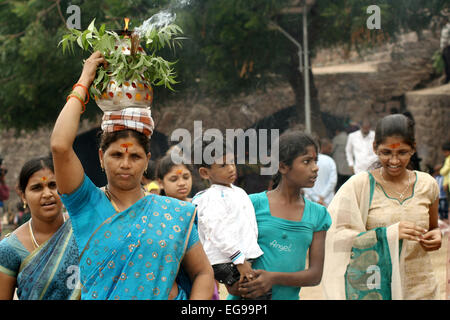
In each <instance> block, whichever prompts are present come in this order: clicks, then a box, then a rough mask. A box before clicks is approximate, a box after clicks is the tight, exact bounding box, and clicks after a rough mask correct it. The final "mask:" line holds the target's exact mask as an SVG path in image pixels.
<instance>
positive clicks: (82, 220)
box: [61, 175, 198, 300]
mask: <svg viewBox="0 0 450 320" xmlns="http://www.w3.org/2000/svg"><path fill="white" fill-rule="evenodd" d="M61 199H62V201H63V203H64V205H65V206H66V208H67V210H68V212H69V215H70V217H71V220H72V224H73V230H74V234H75V239H76V242H77V244H78V248H79V251H80V261H79V267H80V282H81V285H82V289H81V299H86V300H91V299H98V300H107V299H124V300H132V299H138V300H144V299H156V300H164V299H168V296H169V293H170V290H171V288H172V284H173V283H174V281H175V278H176V276H177V273H178V270H179V267H180V263H181V261H182V259H183V257H184V254H185V252H186V250H187V247H188V243H189V238H190V235H191V230H192V232H193V233H194V234H193V236H194V238H195V236H197V235H196V233H197V231H196V229H195V227H193V221H194V217H195V206H193V205H192V204H190V203H189V202H185V201H180V200H177V199H173V198H169V197H163V196H157V195H153V194H152V195H147V196H145V197H144V198H142V199H140V200H139V201H137V202H136V203H135V204H134V205H133V206H131V207H129V208H128V209H126V210H125V211H122V212H116V210H115V209H114V207H113V206H112V204H111V202H110V201H109V199H108V198H107V196H106V195H105V193H104V192H103V191H101V190H100V189H99V188H97V187H96V186H95V185H94V184H93V183H92V181H91V180H90V179H89V178H88V177H87V176H86V175H85V177H84V181H83V183H82V185H81V186H80V187H79V188H78V189H77V190H75V191H74V192H73V193H71V194H69V195H62V196H61ZM196 239H198V236H197V238H196ZM178 288H179V295H178V297H177V298H178V299H184V298H187V294H186V293H185V292H183V290H182V289H181V288H180V286H178Z"/></svg>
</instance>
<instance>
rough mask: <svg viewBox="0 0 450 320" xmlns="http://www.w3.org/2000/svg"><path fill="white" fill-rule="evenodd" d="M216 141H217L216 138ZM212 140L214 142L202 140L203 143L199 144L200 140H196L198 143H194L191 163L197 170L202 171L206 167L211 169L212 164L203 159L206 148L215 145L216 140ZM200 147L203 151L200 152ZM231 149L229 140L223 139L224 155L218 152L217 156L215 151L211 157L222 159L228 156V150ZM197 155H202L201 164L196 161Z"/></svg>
mask: <svg viewBox="0 0 450 320" xmlns="http://www.w3.org/2000/svg"><path fill="white" fill-rule="evenodd" d="M202 137H203V135H202ZM222 137H224V135H222ZM214 139H215V137H214ZM214 139H213V140H212V141H206V140H204V139H203V138H202V139H201V142H200V143H199V142H198V140H196V141H194V143H193V144H192V147H191V163H193V164H194V167H195V169H197V170H198V169H200V168H201V167H206V168H211V164H210V163H207V162H206V161H205V158H204V157H203V152H204V150H205V148H206V147H208V146H209V145H210V144H212V143H214V142H215V140H214ZM233 143H234V141H233ZM199 147H201V149H200V150H199ZM229 147H231V146H230V145H229V144H228V141H227V139H225V138H223V139H222V153H220V152H218V153H217V154H216V152H215V151H216V150H215V149H213V152H211V156H212V157H213V158H215V159H216V158H217V159H218V158H220V157H223V156H225V155H226V154H227V150H229V149H228V148H229ZM232 150H234V149H232ZM195 154H201V162H200V163H198V162H196V161H195V160H196V159H195Z"/></svg>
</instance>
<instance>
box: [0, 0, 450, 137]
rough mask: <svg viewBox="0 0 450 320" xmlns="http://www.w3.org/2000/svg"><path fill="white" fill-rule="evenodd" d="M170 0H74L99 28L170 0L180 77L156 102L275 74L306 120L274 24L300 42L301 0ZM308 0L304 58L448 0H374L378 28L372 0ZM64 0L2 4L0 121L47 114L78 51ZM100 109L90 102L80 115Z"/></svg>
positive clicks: (292, 57)
mask: <svg viewBox="0 0 450 320" xmlns="http://www.w3.org/2000/svg"><path fill="white" fill-rule="evenodd" d="M177 3H180V1H179V0H178V1H175V0H172V1H171V0H164V1H163V0H161V1H151V0H147V1H145V0H137V1H131V0H128V1H123V0H122V1H118V0H106V1H99V0H90V1H82V0H78V1H76V0H73V1H71V4H75V5H79V6H80V8H81V12H82V14H81V20H82V21H81V27H82V29H85V28H87V26H88V24H89V23H90V21H91V20H92V19H93V18H96V22H97V23H106V26H107V29H108V28H109V29H121V28H122V26H123V22H122V21H123V18H124V17H125V16H127V17H129V18H131V25H130V27H131V28H134V27H136V26H137V25H138V24H140V23H141V22H142V21H144V20H145V19H146V18H148V17H150V16H151V15H152V14H154V13H156V12H158V11H159V10H161V9H163V8H167V7H168V6H171V7H172V8H174V11H175V12H176V13H177V21H176V23H177V24H178V25H180V26H181V27H182V29H183V31H184V34H185V36H186V37H188V40H185V41H184V42H183V48H182V49H180V50H177V51H176V52H172V51H170V52H169V51H168V52H167V55H172V56H171V57H169V58H170V60H174V59H178V63H177V65H176V66H175V68H176V70H177V72H178V74H179V77H178V81H180V83H179V84H178V85H176V86H175V90H176V92H175V93H173V92H170V90H167V89H164V88H161V89H159V88H155V100H154V101H155V102H154V103H155V105H156V107H157V106H158V103H161V102H163V101H166V100H167V99H172V98H173V97H176V98H179V97H182V96H183V95H189V94H197V95H198V94H200V95H211V96H218V97H220V98H223V99H226V98H228V97H230V96H232V95H235V94H238V93H241V92H246V91H251V90H254V89H255V88H264V87H265V86H267V85H269V84H271V83H276V82H279V81H286V80H287V81H288V83H289V84H290V85H291V87H292V88H293V91H294V92H295V97H296V105H297V111H298V112H297V115H298V116H297V119H296V121H299V122H304V109H303V108H304V107H303V106H304V83H303V79H304V77H303V74H302V73H300V71H299V68H298V63H299V59H298V48H297V47H296V46H295V45H294V44H293V43H292V42H291V41H289V40H288V39H287V38H286V37H285V36H284V35H283V34H281V32H280V31H277V29H274V28H273V27H270V25H271V24H270V23H269V22H272V26H273V25H277V26H279V27H281V28H282V29H283V30H285V31H286V32H287V33H288V34H290V35H291V36H292V37H293V38H295V39H296V40H297V41H298V42H299V43H301V44H303V39H302V37H303V34H302V28H301V26H302V16H301V13H299V12H298V11H296V9H295V8H296V7H302V3H303V1H302V0H191V1H190V2H188V3H189V5H188V6H185V7H179V6H177V5H176V4H177ZM308 3H312V5H311V6H309V7H308V36H309V37H308V43H309V51H310V52H309V57H313V56H314V54H315V52H316V51H317V50H318V49H319V48H331V47H334V46H337V45H339V46H346V47H347V48H349V49H350V48H357V49H359V50H361V49H363V48H365V47H368V46H375V45H377V44H379V42H380V39H381V41H393V40H394V39H395V36H396V35H397V34H399V33H401V32H406V31H411V30H412V31H416V32H418V33H419V34H420V31H421V30H423V29H425V28H429V27H430V24H431V22H432V21H433V19H436V17H439V16H440V15H441V14H442V13H441V12H442V10H443V9H444V8H447V9H448V7H449V4H448V0H378V1H377V5H378V6H379V7H380V8H381V30H368V29H367V28H366V20H367V18H368V17H369V14H368V13H367V12H366V9H367V7H368V6H369V5H371V4H373V1H370V0H340V1H332V0H317V1H309V0H308ZM68 5H69V1H68V0H61V1H60V0H53V1H48V0H30V1H19V0H9V1H4V2H3V3H1V4H0V21H1V22H0V70H2V72H1V75H0V110H1V112H0V127H15V128H19V129H20V128H36V127H38V126H41V125H44V124H51V123H53V122H54V121H55V119H56V117H57V114H58V113H59V110H60V109H61V107H62V105H63V104H64V102H65V97H66V95H67V94H68V93H69V91H70V89H71V88H70V84H72V83H74V81H76V80H77V77H78V76H79V73H80V71H81V58H82V53H81V51H77V53H76V55H74V56H71V55H67V54H66V55H63V54H62V50H61V49H60V48H57V44H58V42H59V41H60V40H61V37H62V35H63V34H64V33H65V31H66V26H65V19H66V18H67V14H65V12H66V8H67V6H68ZM308 72H309V75H310V80H311V86H310V87H311V108H312V116H313V119H312V120H313V130H317V129H319V132H320V128H321V118H320V114H321V113H320V105H319V102H318V99H317V89H316V88H315V85H314V78H313V75H312V73H311V71H310V70H309V71H308ZM98 113H99V109H98V108H97V107H96V106H95V104H94V103H93V102H92V103H91V102H90V103H89V105H88V106H87V112H86V114H85V115H84V116H88V117H91V116H93V115H95V114H98Z"/></svg>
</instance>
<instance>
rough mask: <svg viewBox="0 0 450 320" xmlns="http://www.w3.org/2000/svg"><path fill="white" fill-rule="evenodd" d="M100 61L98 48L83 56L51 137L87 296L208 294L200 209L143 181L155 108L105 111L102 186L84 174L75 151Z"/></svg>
mask: <svg viewBox="0 0 450 320" xmlns="http://www.w3.org/2000/svg"><path fill="white" fill-rule="evenodd" d="M101 63H105V60H104V58H103V57H102V55H101V53H100V52H95V53H93V54H92V55H91V56H90V57H89V58H88V59H87V60H86V61H85V64H84V68H83V71H82V74H81V77H80V79H79V80H78V83H77V84H75V85H74V87H73V92H75V93H72V94H70V95H69V97H68V99H67V102H66V104H65V106H64V108H63V109H62V111H61V113H60V114H59V116H58V119H57V121H56V123H55V127H54V130H53V133H52V136H51V149H52V154H53V159H54V164H55V175H56V183H57V185H58V191H59V192H60V193H61V199H62V201H63V203H64V205H65V206H66V208H67V210H68V212H69V215H70V217H71V221H72V227H73V231H74V235H75V240H76V243H77V245H78V249H79V252H80V257H79V267H80V282H81V299H93V300H106V299H125V300H129V299H137V300H142V299H163V300H167V299H188V298H189V299H210V298H211V296H212V294H213V290H214V278H213V272H212V267H211V266H210V265H209V261H208V258H207V257H206V254H205V252H204V251H203V247H202V246H201V243H200V242H199V241H196V239H197V238H196V237H195V236H196V232H197V231H196V228H195V225H194V223H193V222H194V219H195V214H196V210H195V207H194V206H193V205H192V204H191V203H189V202H186V201H180V200H177V199H173V198H169V197H163V196H158V195H154V194H150V195H146V194H145V192H144V190H143V189H142V187H141V180H142V175H143V173H144V170H145V169H146V168H147V164H148V160H149V159H150V152H149V149H150V145H149V142H150V141H149V139H150V136H151V134H152V132H153V127H154V126H153V119H152V118H151V113H150V110H149V108H125V109H123V110H119V111H117V112H105V113H104V115H103V119H102V130H103V134H102V138H101V142H100V149H99V160H100V164H101V167H102V168H103V169H104V171H105V174H106V177H107V185H106V186H105V187H104V188H98V187H96V186H95V185H94V184H93V183H92V181H90V179H89V178H88V177H87V176H86V175H85V173H84V170H83V166H82V165H81V162H80V160H79V159H78V157H77V155H76V154H75V152H74V150H73V147H72V145H73V141H74V139H75V136H76V134H77V131H78V126H79V121H80V113H82V112H83V110H84V103H83V100H88V96H87V92H88V88H89V87H90V85H91V84H92V81H93V79H94V77H95V73H96V70H97V67H98V66H99V64H101ZM181 266H182V267H183V269H184V270H185V271H186V273H187V274H188V276H189V278H190V280H191V282H192V290H190V292H186V291H185V290H184V289H183V288H182V287H181V286H179V284H178V283H177V282H176V281H175V279H176V275H177V273H178V270H179V269H180V267H181Z"/></svg>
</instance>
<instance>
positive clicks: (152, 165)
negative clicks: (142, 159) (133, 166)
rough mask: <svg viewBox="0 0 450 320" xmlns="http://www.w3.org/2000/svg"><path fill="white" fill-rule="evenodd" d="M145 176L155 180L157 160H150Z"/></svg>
mask: <svg viewBox="0 0 450 320" xmlns="http://www.w3.org/2000/svg"><path fill="white" fill-rule="evenodd" d="M144 177H146V178H147V179H149V180H154V179H155V177H156V161H154V160H151V159H150V160H148V164H147V170H145V171H144Z"/></svg>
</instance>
